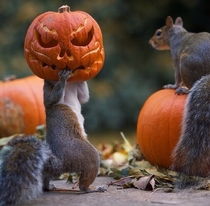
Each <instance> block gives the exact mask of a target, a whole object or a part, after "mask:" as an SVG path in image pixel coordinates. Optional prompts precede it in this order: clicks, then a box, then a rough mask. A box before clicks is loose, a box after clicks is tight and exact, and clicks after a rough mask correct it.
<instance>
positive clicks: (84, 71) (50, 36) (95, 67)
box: [24, 5, 104, 81]
mask: <svg viewBox="0 0 210 206" xmlns="http://www.w3.org/2000/svg"><path fill="white" fill-rule="evenodd" d="M24 54H25V58H26V61H27V63H28V65H29V67H30V68H31V70H32V71H33V72H34V74H36V75H37V76H38V77H40V78H43V79H47V80H54V81H57V80H58V72H59V71H60V70H62V69H70V70H74V72H73V76H72V77H70V78H69V80H68V81H84V80H88V79H91V78H93V77H94V76H96V75H97V74H98V72H99V71H100V70H101V68H102V66H103V64H104V46H103V38H102V33H101V29H100V27H99V25H98V24H97V22H96V21H95V20H94V19H93V18H92V17H91V16H90V15H89V14H87V13H85V12H82V11H73V12H72V11H70V7H69V6H67V5H65V6H62V7H60V8H59V9H58V12H52V11H50V12H45V13H43V14H41V15H39V16H37V17H36V18H35V19H34V20H33V22H32V23H31V25H30V26H29V28H28V31H27V33H26V36H25V43H24Z"/></svg>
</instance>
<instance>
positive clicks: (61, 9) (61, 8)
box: [58, 5, 70, 13]
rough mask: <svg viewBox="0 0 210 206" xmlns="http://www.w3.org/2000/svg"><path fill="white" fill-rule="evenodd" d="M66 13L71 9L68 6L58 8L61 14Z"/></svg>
mask: <svg viewBox="0 0 210 206" xmlns="http://www.w3.org/2000/svg"><path fill="white" fill-rule="evenodd" d="M64 11H67V12H70V7H69V6H67V5H63V6H61V7H59V8H58V12H59V13H63V12H64Z"/></svg>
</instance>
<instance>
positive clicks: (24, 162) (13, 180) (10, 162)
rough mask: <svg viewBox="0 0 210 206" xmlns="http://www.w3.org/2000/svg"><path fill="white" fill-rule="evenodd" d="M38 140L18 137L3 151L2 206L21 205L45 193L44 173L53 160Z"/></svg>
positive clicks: (0, 153)
mask: <svg viewBox="0 0 210 206" xmlns="http://www.w3.org/2000/svg"><path fill="white" fill-rule="evenodd" d="M50 153H51V152H50V150H49V149H48V147H47V145H46V144H45V143H44V142H43V141H41V140H39V139H37V138H36V137H35V136H29V137H17V138H14V139H13V140H11V141H10V142H9V143H8V145H6V146H4V147H3V148H2V149H1V151H0V206H5V205H13V204H19V203H21V202H25V201H26V200H30V199H32V198H36V197H37V196H39V195H40V194H41V193H42V182H43V180H42V171H43V167H44V162H45V161H46V160H47V159H48V158H49V156H50Z"/></svg>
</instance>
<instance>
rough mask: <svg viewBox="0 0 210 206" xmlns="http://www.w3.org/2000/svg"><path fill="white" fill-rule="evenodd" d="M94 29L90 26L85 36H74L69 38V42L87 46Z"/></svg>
mask: <svg viewBox="0 0 210 206" xmlns="http://www.w3.org/2000/svg"><path fill="white" fill-rule="evenodd" d="M93 33H94V29H93V28H92V29H91V30H90V31H89V32H88V35H87V38H85V39H83V38H81V37H75V38H73V39H72V40H71V43H72V44H73V45H75V46H87V45H89V44H90V42H91V41H92V39H93Z"/></svg>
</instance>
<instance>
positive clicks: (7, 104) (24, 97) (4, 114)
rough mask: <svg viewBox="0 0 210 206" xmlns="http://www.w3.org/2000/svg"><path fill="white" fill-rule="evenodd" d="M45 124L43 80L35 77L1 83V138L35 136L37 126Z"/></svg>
mask: <svg viewBox="0 0 210 206" xmlns="http://www.w3.org/2000/svg"><path fill="white" fill-rule="evenodd" d="M44 123H45V109H44V105H43V80H42V79H40V78H38V77H37V76H35V75H33V76H29V77H25V78H22V79H16V80H12V81H8V82H2V81H0V137H4V136H9V135H13V134H17V133H25V134H33V133H34V132H36V126H38V125H41V124H44Z"/></svg>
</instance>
